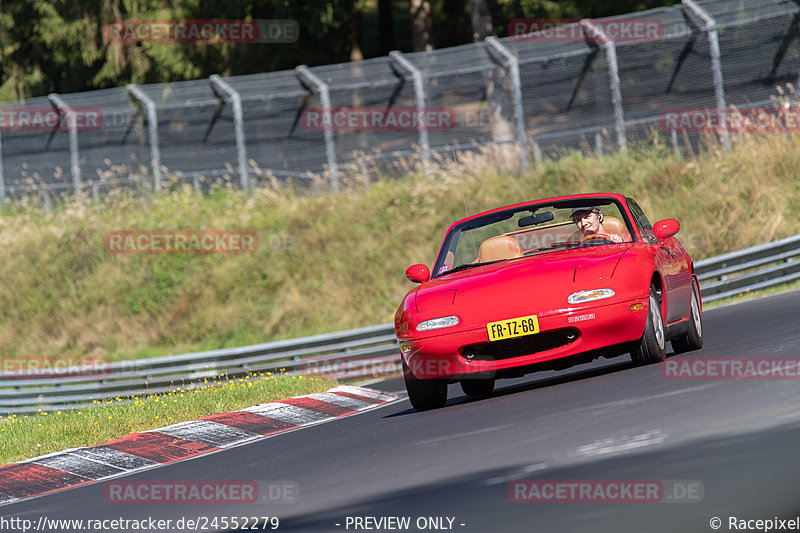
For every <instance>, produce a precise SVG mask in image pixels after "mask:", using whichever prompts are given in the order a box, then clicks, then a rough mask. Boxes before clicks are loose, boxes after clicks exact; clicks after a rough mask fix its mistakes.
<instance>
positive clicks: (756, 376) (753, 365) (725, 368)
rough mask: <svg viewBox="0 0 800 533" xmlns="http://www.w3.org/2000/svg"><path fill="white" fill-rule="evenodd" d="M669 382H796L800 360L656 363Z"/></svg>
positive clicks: (684, 359) (709, 359) (714, 359)
mask: <svg viewBox="0 0 800 533" xmlns="http://www.w3.org/2000/svg"><path fill="white" fill-rule="evenodd" d="M659 367H660V371H661V377H662V378H664V379H669V380H689V381H692V380H710V381H714V380H720V381H733V380H750V381H752V380H758V381H760V380H770V381H771V380H778V381H785V380H796V379H800V357H682V358H680V359H667V360H666V361H663V362H661V363H659Z"/></svg>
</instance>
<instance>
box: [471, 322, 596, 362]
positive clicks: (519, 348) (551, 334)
mask: <svg viewBox="0 0 800 533" xmlns="http://www.w3.org/2000/svg"><path fill="white" fill-rule="evenodd" d="M579 336H580V332H579V331H578V330H577V329H576V328H562V329H556V330H551V331H544V332H541V333H537V334H536V335H526V336H524V337H517V338H515V339H506V340H502V341H494V342H484V343H480V344H470V345H468V346H464V347H463V348H462V349H461V356H462V357H464V358H465V359H468V360H471V361H497V360H499V359H510V358H512V357H521V356H523V355H531V354H534V353H538V352H544V351H547V350H552V349H553V348H559V347H561V346H566V345H567V344H570V343H573V342H575V341H576V340H577V339H578V337H579Z"/></svg>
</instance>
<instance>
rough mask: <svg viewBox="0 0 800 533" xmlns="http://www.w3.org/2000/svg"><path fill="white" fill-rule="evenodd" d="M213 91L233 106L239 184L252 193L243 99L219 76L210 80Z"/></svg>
mask: <svg viewBox="0 0 800 533" xmlns="http://www.w3.org/2000/svg"><path fill="white" fill-rule="evenodd" d="M208 81H209V82H210V83H211V89H212V90H213V91H214V94H216V95H217V98H219V99H220V100H222V101H225V99H224V98H223V97H222V96H221V95H220V94H219V91H222V92H224V93H225V94H226V95H227V96H228V98H229V99H230V101H231V105H232V106H233V132H234V137H235V138H236V156H237V158H238V159H239V182H240V184H241V187H242V190H243V191H250V173H249V172H248V170H247V149H246V147H245V143H244V116H243V113H242V97H241V96H240V95H239V93H238V92H237V91H236V90H235V89H234V88H233V87H231V85H230V84H229V83H228V82H226V81H225V80H223V79H222V78H220V77H219V76H218V75H217V74H212V75H211V77H210V78H209V79H208Z"/></svg>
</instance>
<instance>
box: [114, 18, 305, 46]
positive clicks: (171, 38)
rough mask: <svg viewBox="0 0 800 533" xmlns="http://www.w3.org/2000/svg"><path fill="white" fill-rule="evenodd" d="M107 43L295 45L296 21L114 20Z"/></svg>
mask: <svg viewBox="0 0 800 533" xmlns="http://www.w3.org/2000/svg"><path fill="white" fill-rule="evenodd" d="M103 38H104V40H105V42H107V43H126V44H133V43H209V44H215V43H294V42H297V40H298V39H299V38H300V26H299V24H298V23H297V21H296V20H290V19H285V20H284V19H280V20H199V19H187V20H110V21H108V22H106V23H105V24H104V25H103Z"/></svg>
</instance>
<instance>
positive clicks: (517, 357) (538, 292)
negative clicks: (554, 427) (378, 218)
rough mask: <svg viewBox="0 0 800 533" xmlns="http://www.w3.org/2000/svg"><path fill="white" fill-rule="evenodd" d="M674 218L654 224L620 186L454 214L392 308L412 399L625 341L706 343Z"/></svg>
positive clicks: (470, 388)
mask: <svg viewBox="0 0 800 533" xmlns="http://www.w3.org/2000/svg"><path fill="white" fill-rule="evenodd" d="M679 229H680V224H679V223H678V221H677V220H674V219H665V220H660V221H658V222H656V223H655V224H652V225H651V224H650V222H649V221H648V219H647V217H646V216H645V214H644V212H642V209H641V208H640V207H639V206H638V205H637V204H636V202H635V201H634V200H633V199H631V198H627V197H625V196H622V195H620V194H580V195H571V196H563V197H558V198H547V199H544V200H537V201H534V202H526V203H522V204H517V205H512V206H508V207H501V208H498V209H494V210H492V211H487V212H485V213H480V214H477V215H474V216H470V217H467V218H465V219H463V220H460V221H458V222H456V223H455V224H453V225H452V226H450V229H448V231H447V235H446V236H445V238H444V241H443V242H442V246H441V249H440V250H439V255H438V257H437V258H436V262H435V263H434V265H433V269H432V273H431V270H429V269H428V267H427V266H426V265H412V266H410V267H408V269H407V270H406V276H407V277H408V278H409V279H410V280H411V281H413V282H416V283H419V284H420V285H419V286H418V287H416V288H414V289H413V290H411V291H410V292H409V293H408V294H407V295H406V296H405V298H404V299H403V303H402V304H401V305H400V308H399V309H398V310H397V313H396V315H395V331H396V333H397V338H398V342H399V345H400V351H401V354H402V364H403V370H404V376H405V382H406V389H407V390H408V396H409V399H410V400H411V404H412V405H413V406H414V407H415V408H416V409H418V410H427V409H434V408H438V407H442V406H443V405H444V404H445V403H446V401H447V386H448V384H451V383H457V382H458V383H460V384H461V388H462V390H463V391H464V393H465V394H466V395H468V396H481V395H487V394H490V393H491V392H492V391H493V390H494V386H495V380H496V379H498V378H507V377H516V376H522V375H525V374H528V373H530V372H535V371H538V370H558V369H563V368H568V367H570V366H573V365H575V364H579V363H585V362H589V361H591V360H593V359H595V358H597V357H601V356H602V357H615V356H619V355H622V354H625V353H630V354H631V358H632V359H633V361H635V362H636V363H640V364H646V363H656V362H660V361H663V360H664V358H665V356H666V342H667V341H671V343H672V348H673V350H674V351H675V352H676V353H680V352H686V351H689V350H697V349H699V348H701V347H702V345H703V329H702V302H701V299H700V290H699V285H698V281H697V276H696V275H695V273H694V265H693V263H692V259H691V257H689V254H688V253H687V252H686V250H684V248H683V246H681V244H680V242H678V240H677V239H676V238H675V237H674V235H675V234H676V233H677V232H678V230H679Z"/></svg>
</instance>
